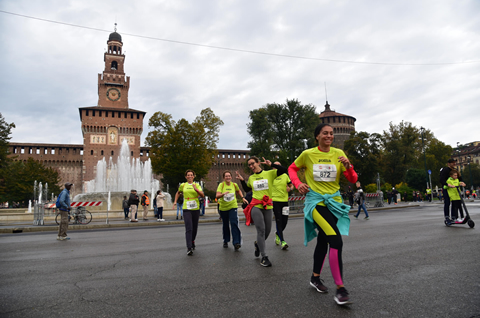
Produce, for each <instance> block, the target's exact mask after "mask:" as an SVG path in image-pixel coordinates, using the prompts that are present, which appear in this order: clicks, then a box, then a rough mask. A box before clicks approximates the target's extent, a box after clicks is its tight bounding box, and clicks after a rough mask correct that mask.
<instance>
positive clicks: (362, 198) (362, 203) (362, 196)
mask: <svg viewBox="0 0 480 318" xmlns="http://www.w3.org/2000/svg"><path fill="white" fill-rule="evenodd" d="M358 200H359V203H358V212H357V214H356V215H355V218H356V219H357V218H358V215H359V214H360V211H361V209H363V212H365V220H368V219H369V217H368V212H367V208H366V207H365V193H363V190H362V189H358Z"/></svg>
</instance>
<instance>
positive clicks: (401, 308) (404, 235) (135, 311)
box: [0, 204, 480, 318]
mask: <svg viewBox="0 0 480 318" xmlns="http://www.w3.org/2000/svg"><path fill="white" fill-rule="evenodd" d="M469 211H470V213H471V216H472V218H473V219H474V220H476V221H477V227H475V228H474V229H470V228H469V227H468V226H467V225H462V226H456V227H451V228H447V227H446V226H444V224H443V217H442V214H443V213H442V210H441V206H439V205H435V206H425V207H419V208H405V209H398V210H383V211H378V212H373V213H371V214H370V220H364V219H358V220H357V219H354V218H353V217H351V219H352V222H351V228H350V236H348V237H344V249H343V260H344V282H345V286H346V287H347V289H348V290H349V292H350V296H351V299H352V300H353V301H354V303H353V304H352V305H350V306H343V307H341V306H337V305H336V304H335V302H334V300H333V296H334V293H333V289H334V288H335V285H334V283H333V278H332V276H331V273H330V268H329V266H328V261H326V263H325V266H324V270H323V272H322V278H323V279H324V281H325V284H326V285H327V286H328V287H329V288H330V289H331V292H330V293H328V294H320V293H318V292H316V290H315V289H313V288H311V287H310V286H309V279H310V275H311V271H312V255H313V249H314V247H315V242H314V241H313V242H310V244H309V245H308V247H305V246H303V234H304V232H303V219H301V218H292V219H291V220H290V222H289V224H288V226H287V229H286V232H285V237H286V239H287V242H288V243H289V245H290V248H289V250H288V251H282V250H280V248H278V247H276V246H275V244H274V235H270V237H269V238H268V240H267V252H268V255H269V258H270V260H271V262H272V263H273V266H272V267H270V268H264V267H261V266H260V265H259V261H260V259H259V258H255V257H254V249H253V241H254V240H255V237H256V231H255V228H254V227H246V226H245V225H244V224H241V230H242V234H243V246H242V248H241V249H240V251H238V252H235V251H234V250H233V248H232V247H230V248H229V249H224V248H222V238H221V225H220V224H219V223H216V224H201V225H200V226H199V234H198V236H197V240H196V245H197V249H196V250H195V254H194V255H193V256H191V257H190V256H187V255H186V251H187V250H186V247H185V239H184V228H183V226H180V225H171V226H162V227H156V226H151V227H138V228H124V229H105V230H83V231H70V232H69V236H70V237H71V240H70V241H66V242H60V241H57V240H56V233H53V232H37V233H19V234H2V235H0V253H1V254H0V255H1V260H0V297H1V304H0V316H1V317H116V318H120V317H267V316H270V317H315V316H322V317H480V247H479V245H480V229H479V227H480V204H472V205H469Z"/></svg>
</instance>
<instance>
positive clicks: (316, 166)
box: [295, 147, 347, 206]
mask: <svg viewBox="0 0 480 318" xmlns="http://www.w3.org/2000/svg"><path fill="white" fill-rule="evenodd" d="M340 156H343V157H345V158H347V156H346V155H345V153H344V152H343V150H341V149H338V148H334V147H330V151H329V152H322V151H320V150H318V147H315V148H310V149H307V150H305V151H304V152H302V153H301V154H300V156H299V157H298V158H297V160H295V165H296V166H297V167H298V168H305V179H306V180H307V184H308V185H309V186H310V188H311V189H312V190H313V191H315V192H318V193H321V194H334V193H335V192H337V191H338V190H339V189H340V176H341V175H342V174H343V172H344V171H345V170H346V169H345V166H344V165H343V164H342V163H341V162H339V161H338V157H340ZM334 199H335V201H337V202H340V203H343V200H342V197H341V196H338V197H335V198H334ZM319 205H322V206H325V204H324V203H323V202H321V203H319Z"/></svg>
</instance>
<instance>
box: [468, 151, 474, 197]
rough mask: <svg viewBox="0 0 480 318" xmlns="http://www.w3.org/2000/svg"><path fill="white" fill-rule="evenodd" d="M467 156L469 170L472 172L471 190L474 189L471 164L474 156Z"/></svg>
mask: <svg viewBox="0 0 480 318" xmlns="http://www.w3.org/2000/svg"><path fill="white" fill-rule="evenodd" d="M467 158H468V170H469V172H470V190H473V182H472V165H471V161H472V157H470V156H468V157H467Z"/></svg>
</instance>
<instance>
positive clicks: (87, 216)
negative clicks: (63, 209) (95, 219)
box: [55, 207, 92, 224]
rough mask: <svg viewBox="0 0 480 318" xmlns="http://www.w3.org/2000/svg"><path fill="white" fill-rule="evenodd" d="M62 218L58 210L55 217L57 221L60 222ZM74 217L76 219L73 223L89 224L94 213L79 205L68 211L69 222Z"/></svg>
mask: <svg viewBox="0 0 480 318" xmlns="http://www.w3.org/2000/svg"><path fill="white" fill-rule="evenodd" d="M61 218H62V217H61V216H60V212H58V213H57V216H56V217H55V222H57V224H60V220H61ZM72 219H73V220H74V222H73V224H88V223H90V222H91V221H92V213H90V212H89V211H87V210H86V209H85V208H84V207H78V208H76V209H72V210H70V211H69V212H68V222H69V223H70V221H71V220H72Z"/></svg>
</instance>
